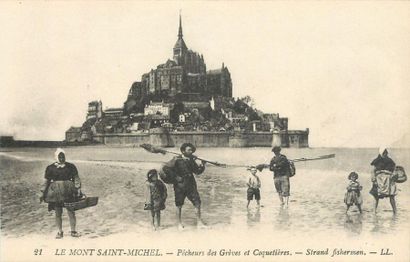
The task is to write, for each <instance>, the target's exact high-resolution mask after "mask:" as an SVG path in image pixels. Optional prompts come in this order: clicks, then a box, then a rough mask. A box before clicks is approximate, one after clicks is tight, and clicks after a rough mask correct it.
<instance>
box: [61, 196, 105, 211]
mask: <svg viewBox="0 0 410 262" xmlns="http://www.w3.org/2000/svg"><path fill="white" fill-rule="evenodd" d="M97 204H98V197H85V198H82V199H80V200H78V201H76V202H71V203H64V206H65V207H66V208H67V209H68V210H70V211H76V210H79V209H84V208H87V207H92V206H96V205H97Z"/></svg>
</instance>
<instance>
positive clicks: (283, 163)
mask: <svg viewBox="0 0 410 262" xmlns="http://www.w3.org/2000/svg"><path fill="white" fill-rule="evenodd" d="M269 169H270V171H273V174H274V177H278V176H289V174H290V170H289V161H288V159H287V158H286V156H285V155H282V154H280V155H279V156H274V157H273V158H272V160H271V161H270V165H269Z"/></svg>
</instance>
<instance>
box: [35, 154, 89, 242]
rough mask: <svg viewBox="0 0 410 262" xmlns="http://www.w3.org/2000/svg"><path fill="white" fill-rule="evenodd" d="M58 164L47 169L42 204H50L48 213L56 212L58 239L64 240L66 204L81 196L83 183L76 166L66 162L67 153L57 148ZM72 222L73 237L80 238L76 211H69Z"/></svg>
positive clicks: (41, 198)
mask: <svg viewBox="0 0 410 262" xmlns="http://www.w3.org/2000/svg"><path fill="white" fill-rule="evenodd" d="M54 155H55V159H56V162H55V163H53V164H51V165H49V166H48V167H47V168H46V172H45V175H44V178H45V181H44V185H43V188H42V189H41V192H42V195H41V197H40V202H42V201H45V202H47V203H48V211H51V210H55V214H56V225H57V228H58V233H57V236H56V238H63V226H62V224H63V223H62V217H61V216H62V214H63V207H64V202H66V203H67V202H74V201H75V200H76V199H77V197H79V196H80V194H81V190H80V188H81V181H80V177H79V176H78V172H77V168H76V167H75V165H73V164H71V163H68V162H66V161H65V152H64V150H63V149H61V148H57V150H56V152H55V153H54ZM67 214H68V217H69V220H70V227H71V236H72V237H79V234H78V233H77V231H76V229H75V227H76V217H75V213H74V211H70V210H68V209H67Z"/></svg>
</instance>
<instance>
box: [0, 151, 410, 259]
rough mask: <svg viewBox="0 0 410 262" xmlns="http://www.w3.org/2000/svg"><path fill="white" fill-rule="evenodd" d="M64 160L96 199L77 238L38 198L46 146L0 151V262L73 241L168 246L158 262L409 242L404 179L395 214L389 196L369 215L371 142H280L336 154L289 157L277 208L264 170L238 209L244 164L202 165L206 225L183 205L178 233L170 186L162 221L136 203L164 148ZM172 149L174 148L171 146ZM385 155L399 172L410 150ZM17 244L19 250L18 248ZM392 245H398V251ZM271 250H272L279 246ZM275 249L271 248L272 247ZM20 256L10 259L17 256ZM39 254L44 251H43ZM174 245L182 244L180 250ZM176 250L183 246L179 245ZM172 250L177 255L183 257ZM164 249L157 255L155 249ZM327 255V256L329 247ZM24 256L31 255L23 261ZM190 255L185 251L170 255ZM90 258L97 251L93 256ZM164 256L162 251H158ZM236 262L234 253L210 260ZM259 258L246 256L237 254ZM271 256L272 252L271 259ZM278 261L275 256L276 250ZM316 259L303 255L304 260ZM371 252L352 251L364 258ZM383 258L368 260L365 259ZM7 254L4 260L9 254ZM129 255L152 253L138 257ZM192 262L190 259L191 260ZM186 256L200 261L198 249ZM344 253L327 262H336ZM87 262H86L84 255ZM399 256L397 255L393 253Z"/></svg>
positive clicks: (72, 155)
mask: <svg viewBox="0 0 410 262" xmlns="http://www.w3.org/2000/svg"><path fill="white" fill-rule="evenodd" d="M65 150H66V154H67V161H68V162H72V163H74V164H75V165H76V166H77V168H78V170H79V174H80V177H81V179H82V183H83V192H84V193H85V194H87V195H88V196H99V197H100V201H99V204H98V205H97V206H96V207H92V208H88V209H84V210H80V211H78V212H77V220H78V221H77V224H78V231H79V232H81V235H82V236H81V237H80V238H79V239H72V238H70V237H65V238H64V239H63V240H60V241H57V240H55V239H54V236H55V233H56V228H55V225H54V214H53V213H52V212H48V211H47V206H46V205H45V204H44V203H43V204H40V203H39V201H38V197H39V188H40V185H41V183H42V179H43V176H44V170H45V168H46V166H47V165H48V164H51V163H52V162H53V152H54V149H39V148H16V149H7V152H5V151H6V150H4V149H3V150H2V151H3V152H0V166H1V246H2V248H1V256H2V257H4V258H6V259H7V260H5V261H19V260H20V261H29V260H33V261H35V260H38V261H41V258H43V259H44V255H43V256H42V257H36V256H33V255H32V253H33V250H34V249H36V248H43V249H44V250H47V252H48V253H47V255H48V256H50V257H51V258H55V252H56V251H55V250H56V249H59V248H60V249H61V248H64V247H65V248H68V247H70V248H71V247H73V248H75V247H78V248H85V247H88V248H96V249H98V248H100V249H103V248H105V247H106V248H113V247H117V248H124V249H128V248H130V249H131V248H144V247H145V248H160V249H161V252H163V253H164V252H169V253H174V254H173V256H170V257H168V259H165V260H172V259H175V258H176V257H175V255H176V254H177V253H178V249H186V250H188V249H191V251H192V250H194V249H200V250H202V251H204V252H205V251H208V249H210V248H214V249H215V250H218V252H220V249H226V250H228V249H231V250H240V251H242V252H244V250H245V249H250V250H251V253H252V252H256V253H258V252H257V251H254V249H264V250H273V249H281V250H282V251H283V250H289V249H291V252H293V254H294V255H293V256H289V257H281V259H282V258H283V260H289V261H301V260H298V259H301V258H300V257H299V258H298V257H297V256H296V255H295V253H294V252H296V251H298V252H299V251H300V252H303V253H306V252H308V251H307V250H308V249H309V248H313V249H314V248H317V249H323V248H324V247H329V253H332V252H333V249H334V248H344V249H362V250H365V251H366V252H369V250H373V249H374V250H376V251H377V252H380V249H381V248H390V250H392V249H393V250H395V252H396V255H397V256H396V257H395V258H396V259H397V258H398V257H402V258H406V257H407V258H408V257H409V251H408V248H403V247H406V246H407V247H408V246H409V244H410V234H409V226H410V222H409V218H410V209H409V206H410V191H409V186H408V185H409V183H408V182H406V183H403V184H398V190H399V191H398V195H397V203H398V214H397V215H396V216H394V215H393V213H392V211H391V207H390V204H389V201H388V200H382V201H380V204H379V212H378V213H377V214H374V212H373V198H372V197H371V195H370V194H368V192H369V190H370V187H371V183H370V171H371V167H370V165H369V163H370V162H371V160H372V159H373V158H375V157H376V155H377V149H340V148H338V149H334V148H333V149H332V148H317V149H284V150H283V153H284V154H285V155H287V156H288V158H290V159H293V158H298V157H313V156H318V155H323V154H329V153H335V154H336V158H334V159H331V160H323V161H312V162H306V163H297V164H296V168H297V174H296V176H295V177H293V178H291V198H290V205H289V208H288V209H283V208H281V207H280V205H279V200H278V198H277V195H276V192H275V190H274V186H273V180H272V174H271V173H270V172H269V171H267V170H266V171H263V172H261V173H259V172H258V175H259V176H260V178H261V182H262V188H261V196H262V200H261V204H262V205H263V207H261V208H260V209H259V210H258V209H256V208H255V203H254V202H253V203H251V208H250V209H249V210H247V209H246V184H245V179H246V176H247V174H248V173H247V171H246V170H245V169H244V168H218V167H213V166H208V168H207V170H206V171H205V173H204V174H202V175H200V176H197V183H198V189H199V192H200V194H201V199H202V203H203V205H202V209H203V219H204V220H205V222H206V223H207V225H208V228H207V229H202V230H198V229H196V227H195V223H196V220H195V215H194V209H193V207H192V205H191V203H189V202H186V204H185V205H184V208H183V221H184V224H185V230H184V231H183V232H179V231H178V230H177V228H176V225H175V224H176V219H175V205H174V193H173V189H172V186H170V185H168V199H167V202H166V206H167V208H166V209H165V211H164V212H162V228H161V230H160V231H158V232H153V231H152V229H151V227H150V220H149V219H150V217H149V214H148V213H147V211H144V210H143V205H144V200H145V198H144V196H143V192H144V190H143V187H144V181H145V179H146V178H145V175H146V172H147V171H148V170H149V169H151V168H159V167H160V166H161V163H162V162H164V161H167V160H168V159H170V158H171V156H170V155H165V156H163V155H154V154H150V153H147V152H145V151H143V150H142V149H140V148H113V147H111V148H110V147H100V146H97V147H72V148H66V149H65ZM174 150H176V149H174ZM197 153H198V155H199V156H201V157H204V158H209V159H213V160H217V161H219V162H222V163H229V164H257V163H263V162H267V161H268V160H269V159H270V158H271V156H272V154H271V152H270V150H269V148H243V149H232V148H200V149H198V152H197ZM390 155H391V157H392V158H393V159H394V161H395V162H396V163H397V164H398V165H401V166H403V167H404V168H405V169H406V170H410V150H408V149H407V150H404V149H393V150H391V154H390ZM351 171H356V172H358V173H359V182H360V183H361V184H362V186H363V191H362V192H363V201H364V203H363V210H364V212H363V214H359V212H358V211H357V209H356V208H355V207H353V208H351V210H350V212H349V213H348V214H345V208H346V207H345V205H344V203H343V197H344V193H345V190H346V186H347V183H348V180H347V175H348V173H349V172H351ZM63 227H64V229H65V231H66V232H68V231H69V225H68V218H67V216H66V214H64V215H63ZM22 245H23V246H24V248H20V246H22ZM400 247H401V248H400ZM279 251H280V250H279ZM279 251H278V252H279ZM19 252H20V254H21V255H23V256H22V258H25V259H19V256H16V254H19ZM44 252H46V251H44ZM181 252H182V251H181ZM182 253H183V252H182ZM182 253H181V254H182ZM163 255H166V254H163ZM330 255H331V254H330ZM27 257H29V258H30V259H29V260H27ZM177 257H178V259H186V260H187V261H189V260H190V257H189V256H177ZM93 258H94V259H95V260H96V261H97V257H96V256H95V257H93ZM164 258H165V257H164ZM222 258H223V260H232V261H237V260H238V257H236V259H235V256H234V255H232V256H231V255H227V256H219V255H218V256H217V257H215V258H214V259H222ZM252 258H253V259H256V258H258V259H259V258H262V256H261V255H252V254H251V256H249V257H248V258H246V257H243V256H241V257H240V259H241V260H246V259H250V260H252ZM270 258H271V259H272V257H270ZM276 258H277V257H276ZM309 258H310V257H309V256H304V257H303V259H302V260H303V261H306V260H309ZM316 258H317V257H316V256H312V261H316V260H315V259H316ZM370 258H371V257H369V254H368V255H367V256H366V257H358V258H357V259H359V260H357V261H368V260H370ZM382 258H383V259H385V260H386V259H387V260H388V259H389V257H387V256H386V257H383V256H377V257H372V258H371V260H372V261H375V260H376V261H377V260H378V259H382ZM10 259H11V260H10ZM58 259H59V261H65V260H67V261H73V259H75V260H76V261H77V260H80V261H82V260H83V259H84V261H90V257H87V256H75V257H70V256H60V257H58ZM133 259H134V261H135V259H136V258H135V257H133V258H132V257H124V256H122V257H110V256H99V257H98V261H118V260H121V261H122V260H124V261H127V260H129V261H132V260H133ZM138 259H148V260H149V259H151V260H152V259H153V257H139V258H138ZM191 259H192V257H191ZM195 259H204V260H208V259H209V257H207V256H204V257H202V256H200V257H195ZM343 259H346V257H344V256H338V257H337V256H336V257H332V260H336V261H338V260H340V261H345V260H343ZM92 261H94V260H92ZM396 261H398V260H396Z"/></svg>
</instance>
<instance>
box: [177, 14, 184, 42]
mask: <svg viewBox="0 0 410 262" xmlns="http://www.w3.org/2000/svg"><path fill="white" fill-rule="evenodd" d="M182 37H183V34H182V21H181V14H179V29H178V39H182Z"/></svg>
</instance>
